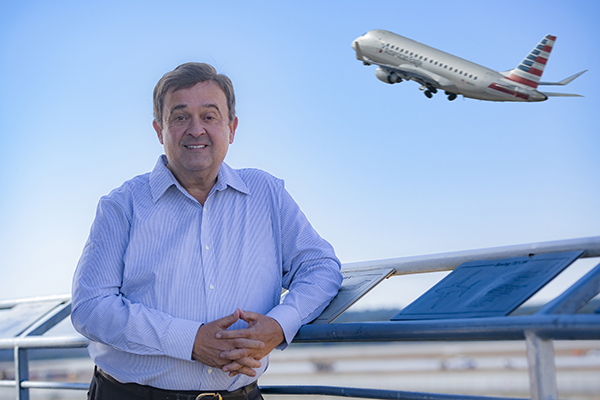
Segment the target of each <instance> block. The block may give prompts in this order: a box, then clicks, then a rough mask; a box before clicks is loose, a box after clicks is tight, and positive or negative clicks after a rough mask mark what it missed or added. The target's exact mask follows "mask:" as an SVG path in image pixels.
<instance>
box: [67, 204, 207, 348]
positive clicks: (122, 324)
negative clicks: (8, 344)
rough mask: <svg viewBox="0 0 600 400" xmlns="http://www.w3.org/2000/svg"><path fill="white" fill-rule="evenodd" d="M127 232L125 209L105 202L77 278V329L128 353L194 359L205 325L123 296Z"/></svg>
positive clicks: (74, 297) (73, 314)
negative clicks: (194, 347)
mask: <svg viewBox="0 0 600 400" xmlns="http://www.w3.org/2000/svg"><path fill="white" fill-rule="evenodd" d="M129 231H130V219H129V218H128V215H127V213H126V212H125V211H124V209H123V207H121V205H120V204H119V203H118V202H116V201H114V200H112V199H110V198H106V197H104V198H102V199H101V200H100V203H99V204H98V208H97V212H96V218H95V220H94V223H93V224H92V228H91V231H90V236H89V238H88V241H87V243H86V244H85V247H84V250H83V253H82V256H81V258H80V260H79V263H78V265H77V268H76V271H75V275H74V277H73V286H72V301H73V305H72V312H71V320H72V322H73V326H74V327H75V329H76V330H77V331H78V332H79V333H81V334H82V335H83V336H85V337H87V338H88V339H90V340H93V341H96V342H100V343H103V344H106V345H109V346H112V347H114V348H116V349H119V350H122V351H125V352H129V353H133V354H140V355H165V356H170V357H174V358H179V359H183V360H191V356H192V349H193V344H194V340H195V337H196V333H197V331H198V329H199V328H200V325H201V322H198V321H190V320H186V319H181V318H174V317H172V316H170V315H168V314H166V313H164V312H160V311H158V310H154V309H151V308H148V307H146V306H144V305H142V304H139V303H132V302H130V301H129V300H128V299H127V298H126V297H125V296H123V294H122V293H121V292H120V288H121V286H122V280H123V268H124V262H123V257H124V254H125V252H126V251H127V243H128V238H129Z"/></svg>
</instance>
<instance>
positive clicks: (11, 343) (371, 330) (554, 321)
mask: <svg viewBox="0 0 600 400" xmlns="http://www.w3.org/2000/svg"><path fill="white" fill-rule="evenodd" d="M574 250H580V251H583V253H582V255H581V257H582V258H585V257H600V237H592V238H583V239H574V240H564V241H556V242H545V243H536V244H529V245H519V246H507V247H500V248H492V249H484V250H473V251H463V252H453V253H444V254H437V255H431V256H420V257H406V258H397V259H392V260H383V261H374V262H363V263H353V264H345V265H344V267H343V269H344V270H349V269H360V268H363V269H365V268H366V269H368V268H379V267H392V268H393V269H394V275H404V274H413V273H421V272H431V271H445V270H452V269H454V268H456V267H457V266H458V265H460V264H462V263H463V262H467V261H474V260H480V259H488V260H493V259H502V258H506V257H516V256H524V255H532V254H536V255H537V254H544V253H554V252H564V251H574ZM598 293H600V265H598V266H596V267H595V268H593V269H592V270H591V271H589V272H588V273H587V274H586V275H585V276H583V277H582V278H581V279H580V280H579V281H578V282H576V283H575V284H574V285H572V286H571V287H570V288H569V289H567V290H566V291H565V292H563V293H562V294H561V295H559V296H558V297H556V298H555V299H554V300H553V301H551V302H549V303H548V304H546V305H545V306H544V307H542V309H541V310H539V311H538V312H537V313H535V314H533V315H528V316H507V317H488V318H468V319H438V320H417V321H386V322H366V323H330V324H320V325H319V324H316V325H312V324H311V325H306V326H303V327H302V328H301V329H300V331H299V332H298V334H297V335H296V337H295V339H294V343H323V342H385V341H454V340H461V341H465V340H472V341H475V340H484V341H492V340H494V341H495V340H524V341H525V342H526V347H527V358H528V364H529V377H530V396H531V398H532V399H535V400H538V399H540V400H541V399H544V400H549V399H558V391H557V385H556V371H555V366H554V365H555V364H554V346H553V340H595V339H600V309H599V310H596V312H595V313H594V314H575V312H576V311H577V310H579V309H580V308H581V307H582V306H583V305H585V304H587V303H588V302H589V301H590V300H591V299H592V298H594V297H595V296H596V295H597V294H598ZM48 299H50V300H56V301H57V302H59V305H58V306H56V307H55V308H54V309H53V310H51V311H50V312H48V313H46V314H45V315H44V316H43V317H42V318H40V319H39V320H37V321H36V322H35V323H34V324H32V325H31V326H30V327H28V328H27V329H26V330H24V331H23V332H22V333H20V334H19V335H18V336H17V337H13V338H5V339H0V350H10V349H12V350H14V367H15V379H14V380H0V387H2V386H4V387H14V388H15V390H16V393H15V396H16V399H18V400H29V389H70V390H87V389H88V387H89V384H88V383H67V382H45V381H32V380H30V379H29V360H28V351H29V350H31V349H47V348H53V349H56V348H81V347H86V346H87V340H86V339H85V338H83V337H72V336H65V337H44V336H42V335H43V334H44V333H46V332H47V331H48V330H50V329H51V328H52V327H54V326H55V325H56V324H58V323H59V322H60V321H62V320H63V319H64V318H66V317H68V316H69V315H70V312H71V303H70V298H69V296H54V297H45V298H43V300H48ZM27 301H40V298H38V299H26V300H16V301H5V302H0V309H3V308H4V309H6V308H7V307H11V306H12V305H15V304H19V303H23V302H27ZM261 389H262V391H263V393H264V394H267V395H269V394H280V395H290V394H310V395H326V396H342V397H360V398H373V399H397V400H400V399H410V400H417V399H439V400H442V399H488V400H491V399H499V398H497V397H481V396H466V395H450V394H433V393H419V392H405V391H395V390H378V389H361V388H348V387H329V386H261Z"/></svg>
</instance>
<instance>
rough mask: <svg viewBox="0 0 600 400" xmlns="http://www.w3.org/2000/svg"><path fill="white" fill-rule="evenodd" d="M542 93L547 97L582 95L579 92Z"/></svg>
mask: <svg viewBox="0 0 600 400" xmlns="http://www.w3.org/2000/svg"><path fill="white" fill-rule="evenodd" d="M542 93H543V94H545V95H546V96H548V97H583V96H582V95H580V94H573V93H548V92H542Z"/></svg>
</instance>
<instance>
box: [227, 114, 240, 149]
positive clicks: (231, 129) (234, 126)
mask: <svg viewBox="0 0 600 400" xmlns="http://www.w3.org/2000/svg"><path fill="white" fill-rule="evenodd" d="M237 126H238V117H235V118H234V120H233V122H232V123H231V124H230V125H229V144H231V143H233V139H234V138H235V130H236V129H237Z"/></svg>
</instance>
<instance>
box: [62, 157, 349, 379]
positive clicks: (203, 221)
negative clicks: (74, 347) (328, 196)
mask: <svg viewBox="0 0 600 400" xmlns="http://www.w3.org/2000/svg"><path fill="white" fill-rule="evenodd" d="M166 163H167V159H166V157H165V156H164V155H163V156H161V157H160V158H159V160H158V162H157V164H156V166H155V168H154V169H153V170H152V172H150V173H147V174H144V175H140V176H137V177H135V178H133V179H131V180H130V181H127V182H125V183H124V184H123V185H122V186H121V187H119V188H118V189H115V190H113V191H112V192H111V193H110V194H109V195H107V196H104V197H102V199H100V202H99V204H98V209H97V213H96V218H95V220H94V223H93V225H92V228H91V231H90V236H89V239H88V241H87V243H86V245H85V248H84V250H83V254H82V256H81V259H80V260H79V263H78V265H77V270H76V271H75V276H74V278H73V310H72V314H71V318H72V321H73V325H74V326H75V328H76V329H77V330H78V331H79V332H80V333H81V334H82V335H84V336H86V337H87V338H88V339H90V343H89V346H88V349H89V353H90V355H91V357H92V359H93V360H94V362H95V363H96V365H98V367H100V368H102V369H103V370H104V371H106V372H107V373H108V374H110V375H111V376H113V377H114V378H115V379H117V380H119V381H120V382H123V383H125V382H136V383H139V384H143V385H150V386H154V387H158V388H163V389H172V390H235V389H237V388H239V387H242V386H245V385H247V384H249V383H251V382H252V381H254V380H256V379H257V378H251V377H248V376H246V375H238V376H236V377H233V378H231V377H229V375H228V374H227V373H224V372H222V371H221V370H220V369H218V368H210V367H208V366H206V365H203V364H201V363H199V362H197V361H193V360H191V354H192V348H193V344H194V339H195V337H196V333H197V331H198V328H199V327H200V326H201V324H202V323H206V322H210V321H213V320H215V319H218V318H221V317H223V316H225V315H228V314H231V313H232V312H234V311H235V310H236V309H237V308H241V309H243V310H248V311H254V312H257V313H261V314H266V315H268V316H270V317H272V318H274V319H275V320H276V321H277V322H278V323H279V324H280V325H281V327H282V328H283V332H284V335H285V341H286V343H284V345H283V346H281V347H285V345H286V344H289V343H290V342H291V340H292V339H293V337H294V335H295V334H296V332H297V331H298V329H299V328H300V326H301V325H303V324H305V323H308V322H310V321H311V320H313V319H314V318H316V317H317V316H318V315H319V314H320V313H321V312H322V311H323V309H324V308H325V307H326V306H327V304H328V303H329V302H330V301H331V299H332V298H333V297H334V296H335V294H336V293H337V291H338V289H339V287H340V285H341V281H342V277H341V273H340V263H339V260H338V259H337V258H336V256H335V253H334V251H333V248H332V247H331V245H330V244H329V243H327V242H326V241H325V240H323V239H322V238H321V237H319V235H318V234H317V233H316V232H315V230H314V229H313V228H312V227H311V225H310V223H309V222H308V220H307V219H306V217H305V216H304V214H303V213H302V212H301V211H300V209H299V208H298V205H297V204H296V203H295V202H294V200H293V199H292V198H291V196H290V195H289V193H288V192H287V191H286V190H285V189H284V184H283V181H282V180H280V179H277V178H275V177H273V176H271V175H269V174H267V173H266V172H263V171H260V170H256V169H240V170H234V169H232V168H231V167H229V166H228V165H227V164H225V163H223V164H222V166H221V169H220V171H219V176H218V180H217V183H216V184H215V186H214V187H213V188H212V191H211V193H210V194H209V196H208V198H207V200H206V202H205V204H204V207H203V206H201V205H200V203H199V202H198V201H196V200H195V199H194V198H193V197H192V196H191V195H189V194H188V193H187V191H186V190H185V189H183V188H182V187H181V185H180V184H179V183H178V182H177V180H176V179H175V177H174V176H173V174H172V173H171V171H170V170H169V169H168V168H167V167H166ZM282 287H283V288H286V289H289V293H288V294H287V296H286V297H285V299H284V300H283V302H281V304H280V295H281V288H282ZM245 325H246V324H245V322H243V321H239V322H238V323H236V324H234V325H233V327H232V328H231V329H239V328H243V327H245ZM262 364H263V366H262V367H261V368H259V369H257V370H256V371H257V376H260V375H261V374H262V373H263V372H264V371H265V370H266V368H267V365H268V359H264V360H262Z"/></svg>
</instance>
